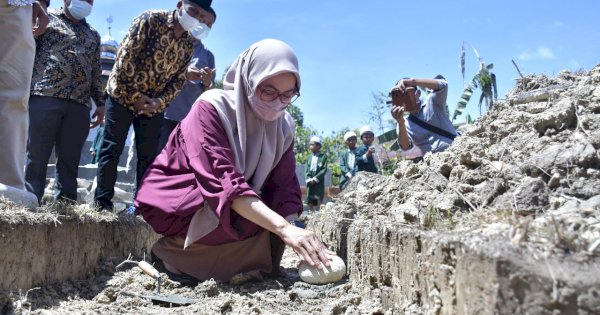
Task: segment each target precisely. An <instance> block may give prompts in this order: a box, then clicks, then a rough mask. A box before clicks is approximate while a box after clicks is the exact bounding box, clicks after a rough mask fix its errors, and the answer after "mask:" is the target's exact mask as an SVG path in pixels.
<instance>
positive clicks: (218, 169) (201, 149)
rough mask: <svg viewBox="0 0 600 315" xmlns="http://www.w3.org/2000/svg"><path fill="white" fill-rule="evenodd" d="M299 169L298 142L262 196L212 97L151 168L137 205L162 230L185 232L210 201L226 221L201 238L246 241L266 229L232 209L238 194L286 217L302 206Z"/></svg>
mask: <svg viewBox="0 0 600 315" xmlns="http://www.w3.org/2000/svg"><path fill="white" fill-rule="evenodd" d="M295 170H296V161H295V158H294V152H293V144H292V145H291V146H290V148H288V150H287V151H286V152H285V153H284V154H283V156H282V157H281V160H280V161H279V163H278V164H277V166H276V167H275V168H274V169H273V170H272V171H271V174H270V175H269V177H268V178H267V180H266V182H265V184H264V186H263V187H262V193H261V196H257V195H256V193H255V192H254V191H253V190H252V189H251V188H250V185H249V184H248V183H247V182H246V180H245V179H244V176H243V174H242V173H241V172H240V170H239V169H237V167H236V166H235V156H234V153H233V151H232V150H231V146H230V145H229V141H228V139H227V133H226V132H225V130H224V128H223V124H222V123H221V119H220V118H219V114H218V113H217V111H216V110H215V108H214V107H213V106H212V105H211V104H210V103H208V102H205V101H198V102H196V103H195V104H194V106H193V107H192V110H191V111H190V113H189V114H188V115H187V117H186V118H184V119H183V120H182V121H181V123H180V124H179V125H177V127H176V128H175V130H173V132H172V133H171V136H170V137H169V141H168V143H167V145H166V147H165V148H164V149H163V150H162V152H161V153H160V154H159V155H158V156H157V157H156V159H155V160H154V162H153V163H152V165H151V166H150V167H149V168H148V171H147V173H146V174H145V176H144V178H143V179H142V182H141V184H140V187H139V189H138V192H137V196H136V199H135V202H134V205H135V207H136V209H137V213H139V214H141V215H142V216H143V217H144V219H145V220H146V222H148V223H149V224H150V225H151V226H152V227H153V228H154V230H155V231H156V232H157V233H159V234H162V235H164V236H167V237H168V236H181V237H183V238H185V236H186V234H187V231H188V226H189V224H190V221H191V220H192V217H193V215H194V213H195V212H196V211H198V210H200V209H201V208H202V207H203V205H204V202H208V204H209V205H210V208H211V209H213V210H214V211H215V214H216V215H217V217H218V218H219V221H220V224H219V226H218V227H217V228H216V229H215V230H214V231H212V232H210V233H209V234H208V235H206V236H205V237H203V238H201V239H200V240H198V241H197V243H199V244H204V245H220V244H225V243H230V242H234V241H240V240H244V239H247V238H249V237H252V236H255V235H257V234H258V233H259V232H261V231H263V229H262V228H261V227H260V226H258V225H256V224H254V223H252V222H251V221H249V220H247V219H245V218H243V217H242V216H240V215H238V214H237V213H236V212H235V211H234V210H233V209H231V203H232V201H233V200H235V199H236V198H239V197H242V196H257V197H260V198H262V200H263V201H264V202H265V204H266V205H267V206H269V207H270V208H271V209H273V210H274V211H275V212H277V213H278V214H280V215H281V216H283V217H286V216H288V215H290V214H293V213H297V214H300V213H301V212H302V201H301V193H300V185H299V183H298V178H297V177H296V172H295Z"/></svg>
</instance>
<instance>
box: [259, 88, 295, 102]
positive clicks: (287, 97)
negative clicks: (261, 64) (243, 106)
mask: <svg viewBox="0 0 600 315" xmlns="http://www.w3.org/2000/svg"><path fill="white" fill-rule="evenodd" d="M298 97H300V92H298V91H297V90H296V89H294V90H293V91H289V92H284V93H279V91H277V90H275V89H273V88H269V87H266V88H260V99H261V100H263V101H265V102H272V101H274V100H276V99H277V98H279V100H280V101H281V102H282V103H284V104H291V103H293V102H294V101H296V100H297V99H298Z"/></svg>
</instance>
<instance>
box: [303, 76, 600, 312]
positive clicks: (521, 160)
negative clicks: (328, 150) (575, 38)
mask: <svg viewBox="0 0 600 315" xmlns="http://www.w3.org/2000/svg"><path fill="white" fill-rule="evenodd" d="M599 149H600V66H599V67H596V68H594V69H593V70H592V71H590V72H589V73H583V72H581V73H569V72H562V73H560V75H559V76H557V77H556V78H548V77H546V76H529V77H525V78H523V79H520V80H518V82H517V84H516V88H515V89H514V90H513V91H512V92H511V93H510V94H509V95H508V96H507V100H506V101H505V102H502V103H497V104H496V105H495V107H494V109H493V110H492V111H490V112H489V113H488V114H487V115H485V116H483V117H481V118H480V119H479V120H478V121H477V122H476V123H475V124H473V125H470V126H467V127H466V128H465V129H464V130H463V132H462V136H461V137H459V138H457V139H456V140H455V142H454V144H453V145H452V147H451V148H450V149H449V150H447V151H446V152H442V153H438V154H427V155H426V156H425V157H424V160H423V161H422V162H420V163H413V162H411V161H401V162H400V163H399V164H398V168H397V169H396V171H395V174H394V177H381V176H377V175H370V174H361V175H359V176H357V177H356V178H355V179H354V180H353V182H352V183H351V184H350V185H349V187H348V189H346V191H344V192H343V193H342V195H340V196H339V198H338V199H337V200H336V202H335V203H334V204H329V205H327V207H326V209H325V211H322V212H321V213H320V214H319V217H317V218H316V220H313V221H312V222H311V227H312V228H313V229H315V230H317V231H318V232H319V234H320V235H321V236H322V238H323V239H325V240H326V241H327V242H329V244H330V246H332V247H333V248H335V249H336V250H337V251H338V252H340V253H341V255H342V257H343V258H344V259H346V260H347V263H348V265H349V266H348V267H349V270H350V279H351V280H352V281H354V282H355V283H356V282H358V283H365V284H370V285H372V286H375V287H381V288H383V289H385V291H386V293H385V294H384V295H385V296H382V300H383V306H384V308H386V309H393V310H396V311H398V312H400V313H403V312H409V311H410V312H412V311H415V312H417V313H441V314H454V313H466V314H470V313H504V314H509V313H515V312H516V313H536V314H553V313H556V312H558V313H562V314H569V313H572V314H577V313H579V314H596V313H599V312H600V287H599V286H598V283H600V255H599V254H600V248H599V247H600V246H599V245H600V151H599Z"/></svg>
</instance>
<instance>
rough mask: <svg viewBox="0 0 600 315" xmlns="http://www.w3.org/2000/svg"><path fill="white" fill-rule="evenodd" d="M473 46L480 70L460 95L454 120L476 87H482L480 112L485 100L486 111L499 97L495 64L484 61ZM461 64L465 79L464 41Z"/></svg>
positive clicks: (465, 105)
mask: <svg viewBox="0 0 600 315" xmlns="http://www.w3.org/2000/svg"><path fill="white" fill-rule="evenodd" d="M472 48H473V52H474V53H475V56H477V61H478V63H479V72H477V74H475V76H473V78H472V79H471V80H470V81H469V84H467V86H466V87H465V89H464V91H463V93H462V95H461V96H460V100H459V101H458V103H457V104H456V109H455V110H454V114H453V115H452V120H454V119H456V117H458V116H460V115H462V113H463V111H464V110H465V108H466V107H467V103H468V102H469V100H470V99H471V96H473V91H474V90H475V89H478V88H479V89H481V95H480V96H479V113H480V114H481V105H482V104H483V101H484V100H485V105H486V111H489V110H491V109H492V107H493V106H494V101H495V100H497V99H498V88H497V84H496V75H495V74H494V73H493V72H492V69H493V68H494V64H488V65H486V64H485V63H484V62H483V59H482V58H481V57H479V53H478V52H477V49H475V48H474V47H472ZM460 66H461V72H462V76H463V80H464V79H465V42H463V45H462V48H461V55H460Z"/></svg>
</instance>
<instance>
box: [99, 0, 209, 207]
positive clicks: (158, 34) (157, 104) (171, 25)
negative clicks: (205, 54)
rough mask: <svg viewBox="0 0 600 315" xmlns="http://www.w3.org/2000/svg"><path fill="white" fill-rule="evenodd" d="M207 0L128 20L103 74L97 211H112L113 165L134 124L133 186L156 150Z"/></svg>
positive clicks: (201, 28) (202, 25)
mask: <svg viewBox="0 0 600 315" xmlns="http://www.w3.org/2000/svg"><path fill="white" fill-rule="evenodd" d="M211 2H212V0H180V1H178V2H177V9H176V10H174V11H170V12H169V11H146V12H144V13H142V14H141V15H139V16H138V17H136V18H135V19H134V20H133V23H132V25H131V27H130V28H129V32H128V33H127V35H125V38H123V42H122V43H121V46H120V48H119V51H118V53H117V60H116V62H115V65H114V67H113V71H112V72H111V74H110V77H109V79H108V86H107V88H106V93H107V94H108V98H107V100H106V118H105V127H104V128H105V129H104V140H103V142H102V145H101V149H100V152H99V156H98V188H97V189H96V193H95V196H94V199H95V203H96V205H97V206H98V207H99V208H100V210H109V211H112V208H113V204H112V201H111V199H112V197H113V196H114V186H115V182H116V180H117V165H118V163H119V156H120V155H121V153H122V152H123V147H124V145H125V138H126V137H127V131H128V130H129V127H130V126H131V125H132V124H133V127H134V131H135V146H136V151H137V170H136V186H137V185H138V184H139V183H140V182H141V178H142V176H143V175H144V173H145V171H146V169H147V168H148V166H149V165H150V164H151V163H152V161H153V160H154V158H155V157H156V155H157V153H158V152H157V151H158V139H159V136H160V129H161V126H162V122H163V112H164V111H165V109H166V107H167V105H168V104H169V103H170V102H171V101H172V100H173V99H174V98H175V97H176V96H177V93H179V91H180V90H181V87H182V86H183V84H184V82H185V79H186V69H187V66H188V63H189V62H190V59H191V57H192V52H193V50H194V42H195V39H194V37H201V36H202V34H203V33H204V32H206V31H207V27H206V25H207V24H209V23H210V20H209V19H210V10H211V8H210V5H211Z"/></svg>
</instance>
